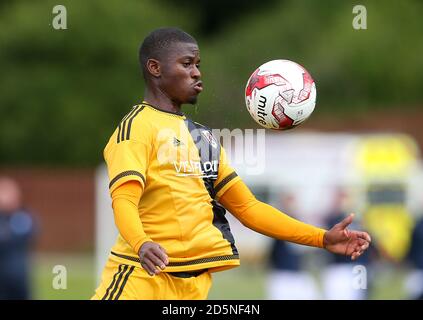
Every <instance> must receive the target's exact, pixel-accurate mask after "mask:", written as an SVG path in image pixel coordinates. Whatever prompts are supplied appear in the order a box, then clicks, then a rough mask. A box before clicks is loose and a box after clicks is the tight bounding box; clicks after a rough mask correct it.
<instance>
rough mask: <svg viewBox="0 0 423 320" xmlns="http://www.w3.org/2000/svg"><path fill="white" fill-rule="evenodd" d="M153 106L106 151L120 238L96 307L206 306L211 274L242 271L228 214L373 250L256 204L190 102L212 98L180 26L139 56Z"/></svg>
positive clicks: (365, 240)
mask: <svg viewBox="0 0 423 320" xmlns="http://www.w3.org/2000/svg"><path fill="white" fill-rule="evenodd" d="M139 60H140V64H141V68H142V72H143V76H144V80H145V84H146V89H145V93H144V100H143V102H142V103H141V104H139V105H137V106H135V107H133V109H132V110H131V111H129V112H128V114H127V115H126V116H125V117H124V118H123V119H122V121H121V122H120V123H119V125H118V127H117V128H116V130H115V132H114V133H113V135H112V136H111V138H110V140H109V142H108V144H107V146H106V147H105V149H104V157H105V160H106V163H107V168H108V174H109V178H110V184H109V189H110V190H109V191H110V194H111V197H112V207H113V211H114V218H115V223H116V226H117V228H118V230H119V235H118V238H117V240H116V243H115V245H114V246H113V248H112V250H111V253H110V255H109V259H108V261H107V263H106V266H105V268H104V271H103V274H102V280H101V283H100V285H99V287H98V288H97V290H96V293H95V295H94V296H93V297H92V298H93V299H108V300H116V299H206V298H207V295H208V291H209V289H210V286H211V282H212V280H211V273H213V272H217V271H222V270H226V269H229V268H234V267H236V266H238V265H239V264H240V262H239V255H238V251H237V248H236V247H235V241H234V238H233V236H232V234H231V230H230V228H229V225H228V221H227V220H226V218H225V212H226V211H225V208H226V209H227V210H228V211H229V212H231V213H232V214H233V215H234V216H235V217H236V218H237V219H239V220H240V221H241V222H242V223H243V224H244V225H245V226H247V227H248V228H251V229H253V230H255V231H257V232H260V233H262V234H265V235H267V236H270V237H274V238H277V239H281V240H286V241H290V242H294V243H298V244H302V245H308V246H314V247H320V248H325V249H327V250H328V251H330V252H333V253H338V254H343V255H347V256H350V257H351V258H352V259H356V258H358V257H359V256H360V255H361V254H362V253H363V251H365V250H366V249H367V248H368V246H369V243H370V241H371V240H370V236H369V235H368V234H367V233H365V232H360V231H352V230H348V228H347V227H348V225H349V224H350V223H351V222H352V220H353V215H350V216H348V217H347V218H345V219H344V220H343V221H341V222H340V223H338V224H336V225H335V226H334V227H333V228H332V229H330V230H329V231H326V230H323V229H320V228H316V227H314V226H311V225H308V224H306V223H303V222H300V221H298V220H295V219H293V218H291V217H289V216H288V215H286V214H284V213H282V212H280V211H279V210H277V209H275V208H273V207H271V206H269V205H267V204H265V203H262V202H260V201H258V200H256V198H255V197H254V195H253V194H252V193H251V192H250V190H249V189H248V187H247V186H246V185H245V184H244V183H243V181H242V180H241V178H240V177H239V176H237V174H236V172H235V171H234V170H233V169H232V168H231V166H230V165H229V164H228V161H227V158H226V154H225V150H224V149H223V148H222V147H221V145H220V143H219V140H218V139H216V138H215V137H214V136H213V134H212V133H211V130H210V129H209V128H207V127H205V126H203V125H200V124H198V123H196V122H194V121H192V120H190V119H188V118H187V117H186V116H185V115H184V114H183V113H182V112H181V106H182V105H183V104H195V103H196V101H197V96H198V94H199V93H200V92H201V91H202V90H203V84H202V82H201V73H200V50H199V48H198V45H197V42H196V40H195V39H194V38H193V37H192V36H190V35H189V34H187V33H186V32H184V31H182V30H180V29H177V28H161V29H157V30H154V31H153V32H151V33H150V34H149V35H148V36H147V37H146V38H145V39H144V41H143V43H142V45H141V47H140V50H139Z"/></svg>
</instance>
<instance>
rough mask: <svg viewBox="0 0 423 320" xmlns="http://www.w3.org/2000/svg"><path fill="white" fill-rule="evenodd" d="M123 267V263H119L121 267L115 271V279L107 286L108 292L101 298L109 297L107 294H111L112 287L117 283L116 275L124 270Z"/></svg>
mask: <svg viewBox="0 0 423 320" xmlns="http://www.w3.org/2000/svg"><path fill="white" fill-rule="evenodd" d="M122 267H123V265H122V264H121V265H119V269H118V271H117V272H116V273H115V275H114V276H113V281H112V283H111V284H110V286H109V287H108V288H107V290H106V293H105V294H104V296H103V298H101V300H105V299H107V296H108V295H109V292H110V289H112V287H113V286H114V285H115V282H116V277H117V276H118V275H119V274H120V273H121V272H122Z"/></svg>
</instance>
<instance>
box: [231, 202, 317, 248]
mask: <svg viewBox="0 0 423 320" xmlns="http://www.w3.org/2000/svg"><path fill="white" fill-rule="evenodd" d="M237 218H238V219H239V220H240V221H241V222H242V223H243V224H244V225H245V226H246V227H248V228H250V229H253V230H255V231H257V232H259V233H261V234H264V235H267V236H269V237H272V238H276V239H279V240H286V241H290V242H295V243H298V244H302V245H308V246H313V247H320V248H322V247H323V236H324V233H325V230H323V229H320V228H316V227H314V226H312V225H309V224H307V223H304V222H301V221H299V220H296V219H294V218H292V217H290V216H288V215H286V214H285V213H283V212H281V211H279V210H277V209H275V208H273V207H272V206H270V205H268V204H266V203H263V202H260V201H257V203H256V204H254V205H253V206H251V207H250V208H248V209H247V210H246V211H245V212H243V214H242V215H239V216H237Z"/></svg>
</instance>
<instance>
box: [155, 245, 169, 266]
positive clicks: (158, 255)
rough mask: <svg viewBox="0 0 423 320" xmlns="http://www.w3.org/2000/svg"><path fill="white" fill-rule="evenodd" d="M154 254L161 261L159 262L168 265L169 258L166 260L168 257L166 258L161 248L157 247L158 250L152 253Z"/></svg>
mask: <svg viewBox="0 0 423 320" xmlns="http://www.w3.org/2000/svg"><path fill="white" fill-rule="evenodd" d="M154 254H155V255H156V256H157V257H158V258H159V259H160V260H161V261H163V263H164V264H165V265H168V264H169V258H168V256H167V254H166V251H165V250H164V249H163V248H162V247H161V246H159V248H158V250H155V251H154Z"/></svg>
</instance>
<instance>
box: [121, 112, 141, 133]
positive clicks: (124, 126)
mask: <svg viewBox="0 0 423 320" xmlns="http://www.w3.org/2000/svg"><path fill="white" fill-rule="evenodd" d="M139 110H140V106H136V107H135V108H134V109H132V111H131V112H130V113H129V114H128V115H127V116H126V117H125V119H124V120H123V123H122V132H121V135H120V141H124V140H125V128H126V122H127V121H128V119H130V118H131V117H132V116H133V115H134V114H136V113H138V112H139ZM131 119H132V118H131Z"/></svg>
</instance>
